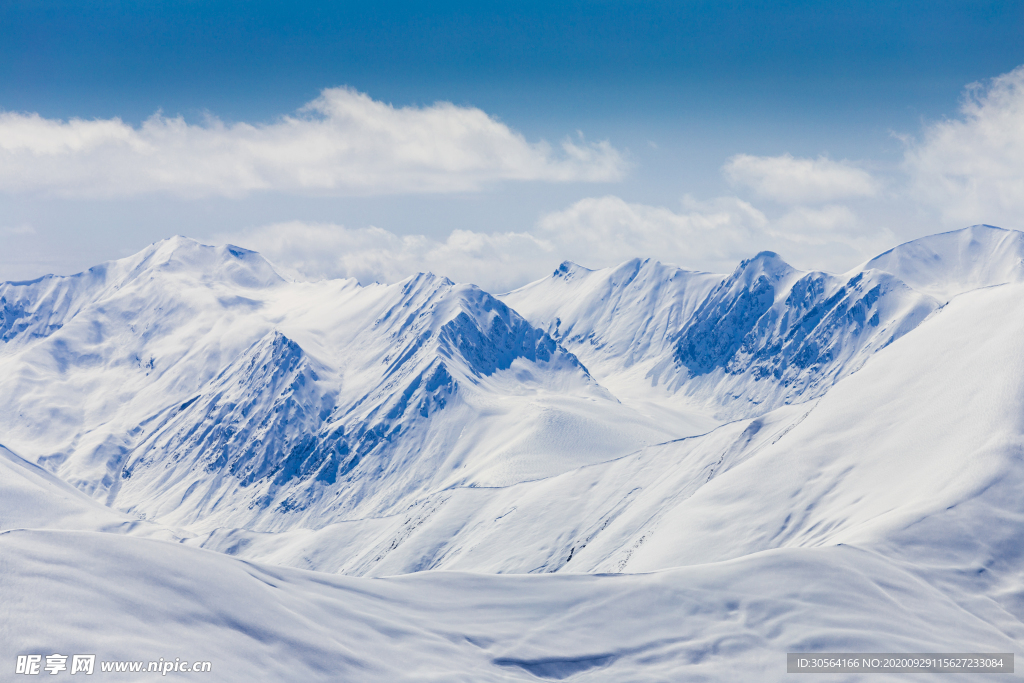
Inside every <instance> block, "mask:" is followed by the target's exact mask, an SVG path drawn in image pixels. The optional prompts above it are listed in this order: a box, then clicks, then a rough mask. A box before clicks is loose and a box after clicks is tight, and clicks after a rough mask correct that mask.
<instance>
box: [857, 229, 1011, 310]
mask: <svg viewBox="0 0 1024 683" xmlns="http://www.w3.org/2000/svg"><path fill="white" fill-rule="evenodd" d="M863 268H865V269H867V268H877V269H878V270H884V271H886V272H889V273H892V274H893V275H895V276H896V277H898V278H899V279H900V280H902V281H903V282H905V283H907V284H908V285H909V286H910V287H913V288H914V289H915V290H917V291H919V292H924V293H925V294H928V295H930V296H933V297H935V298H937V299H940V300H942V301H943V302H945V301H949V300H950V299H952V298H953V297H954V296H956V295H957V294H962V293H963V292H969V291H971V290H973V289H980V288H981V287H991V286H993V285H1000V284H1004V283H1007V282H1021V281H1024V233H1021V232H1018V231H1016V230H1003V229H1002V228H997V227H994V226H991V225H972V226H971V227H969V228H964V229H963V230H954V231H952V232H945V233H942V234H939V235H932V236H930V237H925V238H922V239H917V240H914V241H912V242H907V243H906V244H901V245H900V246H898V247H895V248H893V249H890V250H889V251H887V252H885V253H884V254H880V255H878V256H876V257H875V258H873V259H871V260H870V261H868V262H867V263H865V264H864V266H863Z"/></svg>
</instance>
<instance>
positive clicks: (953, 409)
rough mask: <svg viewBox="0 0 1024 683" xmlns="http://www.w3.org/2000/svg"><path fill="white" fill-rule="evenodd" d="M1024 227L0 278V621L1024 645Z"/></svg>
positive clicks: (423, 657) (402, 647)
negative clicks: (535, 266)
mask: <svg viewBox="0 0 1024 683" xmlns="http://www.w3.org/2000/svg"><path fill="white" fill-rule="evenodd" d="M1021 238H1022V234H1021V233H1015V232H1011V231H1003V230H999V229H997V228H991V227H987V226H975V227H973V228H968V229H966V230H962V231H957V232H954V233H947V234H944V235H935V236H932V237H927V238H923V239H921V240H916V241H914V242H911V243H908V244H905V245H902V246H900V247H897V248H895V249H894V250H892V251H890V252H887V253H886V254H883V255H881V256H879V257H877V258H875V259H872V260H871V261H868V262H867V263H866V264H864V265H863V266H861V267H859V268H857V269H854V270H853V271H851V272H849V273H844V274H842V275H829V274H826V273H819V272H799V271H796V270H794V269H792V268H790V267H789V266H787V265H786V264H785V263H784V262H783V261H782V260H781V258H780V257H778V256H777V255H775V254H770V253H762V254H758V255H756V256H755V257H753V258H751V259H749V260H747V261H744V262H743V263H741V264H740V265H739V266H738V267H737V269H736V270H735V271H734V272H733V273H731V274H728V275H714V274H707V273H696V272H692V271H685V270H680V269H677V268H674V267H671V266H667V265H662V264H658V263H655V262H651V261H630V262H627V263H625V264H622V265H621V266H619V267H617V268H611V269H606V270H602V271H589V270H586V269H584V268H582V267H580V266H575V265H572V264H563V265H562V266H561V267H559V268H558V270H557V271H556V272H555V273H554V275H553V276H552V277H551V278H546V279H544V280H541V281H539V282H536V283H533V284H531V285H528V286H527V287H524V288H522V289H520V290H517V291H515V292H512V293H509V294H507V295H504V296H502V297H500V298H495V297H492V296H491V295H489V294H487V293H486V292H482V291H481V290H479V289H478V288H476V287H473V286H471V285H457V284H453V283H451V282H450V281H448V280H446V279H444V278H441V277H436V276H433V275H429V274H427V275H420V276H416V277H413V278H409V279H408V280H406V281H404V282H401V283H398V284H396V285H391V286H384V285H371V286H367V287H361V286H359V285H358V284H356V283H355V282H353V281H334V282H319V283H297V282H290V281H287V280H285V279H283V278H281V277H279V276H278V275H277V274H276V273H275V272H274V270H273V268H272V267H271V266H270V265H269V264H267V263H266V262H265V261H264V260H263V259H262V258H261V257H259V256H258V255H257V254H254V253H252V252H247V251H245V250H239V249H237V248H234V247H222V248H212V247H203V246H201V245H198V244H196V243H194V242H192V241H190V240H186V239H183V238H175V239H173V240H168V241H165V242H162V243H158V244H156V245H154V246H153V247H151V248H149V249H147V250H145V251H144V252H142V253H140V254H138V255H136V256H133V257H131V258H129V259H125V260H122V261H117V262H112V263H110V264H106V265H105V266H101V267H98V268H96V269H93V270H91V271H88V272H87V273H83V274H81V275H78V276H72V277H68V278H57V277H48V278H43V279H41V280H37V281H34V282H30V283H5V284H3V285H0V305H2V306H3V308H2V311H3V313H2V317H0V321H2V323H0V324H2V328H0V334H2V336H3V339H4V340H5V341H4V342H3V343H2V345H0V443H2V444H4V447H0V546H2V548H0V551H2V552H0V557H2V558H3V562H2V563H0V573H2V574H3V581H0V603H2V604H4V605H5V609H6V612H5V615H6V616H5V618H4V620H0V643H4V645H3V646H0V656H8V655H10V656H11V657H13V655H14V654H19V653H24V652H36V651H38V652H43V651H46V652H47V653H48V652H62V651H65V650H67V651H68V652H77V651H93V650H99V651H100V652H101V653H103V654H102V655H101V656H102V657H103V658H106V659H121V660H131V659H156V658H157V657H168V656H171V657H175V656H179V653H178V652H177V651H170V652H168V651H167V650H165V649H162V647H164V646H163V645H162V644H166V643H168V642H174V643H177V644H179V645H180V646H181V647H182V648H184V650H187V652H185V651H184V650H183V651H182V653H181V654H183V655H188V656H189V657H190V658H192V659H210V660H213V661H214V662H218V663H219V664H218V667H219V668H218V680H226V681H231V680H252V679H254V678H260V679H262V678H267V677H268V676H270V677H271V678H273V679H275V680H325V681H326V680H338V679H339V678H342V679H345V680H365V681H395V680H444V681H449V680H451V681H456V680H479V681H488V680H493V681H499V680H500V681H504V680H521V681H532V680H551V679H555V680H560V679H566V678H571V679H572V680H594V681H620V680H636V681H660V680H687V679H704V680H721V681H732V680H781V679H783V678H785V677H786V674H785V666H784V662H785V653H786V652H787V651H818V652H828V651H851V652H853V651H865V652H868V651H874V652H884V651H895V652H942V651H948V652H956V651H969V650H973V651H979V652H1012V651H1014V650H1019V649H1020V647H1019V646H1020V645H1021V644H1024V575H1022V573H1021V570H1020V567H1021V566H1022V565H1021V559H1022V557H1021V553H1022V550H1021V549H1022V548H1024V532H1022V529H1024V524H1022V522H1024V503H1022V502H1021V497H1020V496H1019V491H1020V489H1021V487H1022V486H1024V458H1022V454H1024V418H1022V415H1024V413H1022V412H1021V410H1020V406H1021V403H1022V401H1024V361H1022V359H1024V277H1022V270H1021V255H1022V253H1024V252H1022V246H1021V245H1022V244H1024V241H1022V239H1021ZM520 314H522V315H520ZM140 518H143V519H140ZM211 550H213V551H218V552H209V551H211ZM289 567H290V568H289ZM296 568H298V569H310V570H315V571H316V572H317V573H309V572H304V571H298V570H297V569H296ZM437 569H445V570H449V571H447V572H435V571H430V570H437ZM417 572H420V573H417ZM462 572H467V573H462ZM638 572H639V573H638ZM337 574H344V575H348V576H337ZM410 574H412V575H410ZM523 574H534V575H535V576H522V575H523ZM395 575H403V576H395ZM364 577H391V578H378V579H375V580H373V581H370V580H369V579H367V578H364ZM48 610H51V611H52V612H53V613H57V612H60V613H62V614H64V613H69V612H70V613H73V614H87V615H92V616H91V617H90V619H88V620H82V619H50V618H39V616H38V615H39V614H48V613H49V612H48ZM4 648H7V649H4ZM8 650H9V651H8ZM9 659H10V657H9ZM268 672H270V673H268ZM908 677H910V678H912V676H910V675H907V676H899V675H892V676H890V677H885V676H873V677H872V680H907V679H908ZM950 678H951V679H952V680H965V681H966V680H972V678H971V677H970V676H968V675H964V676H962V677H960V678H957V677H956V676H950Z"/></svg>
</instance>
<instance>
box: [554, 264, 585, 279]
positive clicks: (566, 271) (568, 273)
mask: <svg viewBox="0 0 1024 683" xmlns="http://www.w3.org/2000/svg"><path fill="white" fill-rule="evenodd" d="M591 272H593V271H592V270H590V269H589V268H584V267H583V266H581V265H580V264H578V263H574V262H573V261H569V260H566V261H562V262H561V263H560V264H559V265H558V268H555V272H553V273H551V277H552V278H556V279H561V280H571V279H573V278H574V277H576V276H577V275H579V274H581V273H591Z"/></svg>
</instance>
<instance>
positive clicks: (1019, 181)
mask: <svg viewBox="0 0 1024 683" xmlns="http://www.w3.org/2000/svg"><path fill="white" fill-rule="evenodd" d="M960 113H961V117H960V118H957V119H951V120H945V121H940V122H937V123H933V124H931V125H929V126H927V127H926V128H925V130H924V133H923V135H922V139H921V141H920V142H919V143H915V142H911V143H910V145H909V147H908V149H907V151H906V157H905V162H904V169H905V170H906V171H907V173H908V174H909V176H910V181H911V188H912V193H913V196H914V197H915V198H916V199H917V200H918V201H919V202H921V203H923V204H924V205H925V206H928V207H935V208H937V209H938V210H939V211H940V212H941V214H942V216H943V219H944V221H945V223H946V225H947V227H962V226H964V225H970V224H974V223H994V224H997V225H1001V226H1002V227H1007V228H1010V227H1016V228H1021V227H1024V225H1022V224H1024V66H1021V67H1018V68H1016V69H1014V70H1013V71H1011V72H1010V73H1007V74H1003V75H1002V76H998V77H997V78H994V79H992V80H991V81H990V82H989V83H988V84H987V86H984V85H981V84H978V83H975V84H972V85H970V86H968V87H967V89H966V91H965V93H964V100H963V104H962V105H961V108H960Z"/></svg>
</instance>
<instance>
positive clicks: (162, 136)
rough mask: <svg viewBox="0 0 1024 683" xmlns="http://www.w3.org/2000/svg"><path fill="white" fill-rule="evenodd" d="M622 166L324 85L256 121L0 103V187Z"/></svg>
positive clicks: (384, 179) (469, 178)
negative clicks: (298, 103)
mask: <svg viewBox="0 0 1024 683" xmlns="http://www.w3.org/2000/svg"><path fill="white" fill-rule="evenodd" d="M625 170H626V162H625V161H624V159H623V157H622V155H621V154H620V153H619V152H618V151H617V150H616V149H615V148H614V147H612V146H611V145H610V144H609V143H608V142H598V143H587V142H585V141H584V140H582V137H581V138H580V139H578V140H577V141H573V140H570V139H566V140H565V141H563V142H562V144H561V145H560V147H559V149H557V150H555V149H553V148H552V147H551V145H549V144H548V143H546V142H544V141H540V142H528V141H527V140H526V139H525V138H524V137H523V136H522V135H521V134H520V133H518V132H516V131H514V130H512V129H511V128H509V127H508V126H507V125H505V124H504V123H501V122H500V121H498V120H496V119H494V118H492V117H491V116H488V115H487V114H486V113H485V112H483V111H481V110H480V109H476V108H472V107H459V106H455V105H454V104H451V103H448V102H438V103H435V104H433V105H431V106H428V107H412V106H410V107H393V106H391V105H390V104H385V103H383V102H378V101H376V100H373V99H371V98H370V97H369V96H367V95H365V94H363V93H359V92H356V91H355V90H352V89H350V88H330V89H327V90H324V91H323V92H322V93H321V95H320V97H318V98H317V99H315V100H313V101H312V102H310V103H309V104H307V105H306V106H305V107H303V108H302V109H300V110H299V111H298V112H297V113H296V114H295V115H293V116H284V117H282V118H281V119H280V120H278V121H276V122H274V123H270V124H264V125H253V124H249V123H235V124H226V123H224V122H222V121H220V120H219V119H217V118H215V117H212V116H211V117H208V118H207V119H206V121H205V122H203V123H202V124H201V125H197V124H189V123H187V122H186V121H185V120H184V119H183V118H182V117H180V116H178V117H174V118H169V117H165V116H163V115H161V114H159V113H158V114H154V115H153V116H152V117H150V118H149V119H147V120H146V121H145V122H143V124H142V125H141V126H140V127H138V128H135V127H133V126H131V125H128V124H126V123H124V122H123V121H121V120H120V119H117V118H114V119H105V120H90V121H86V120H83V119H71V120H69V121H61V120H54V119H46V118H43V117H41V116H39V115H38V114H31V113H14V112H5V113H2V114H0V191H3V192H8V193H24V192H45V193H51V194H55V195H61V196H71V197H88V198H92V197H99V198H114V197H125V196H132V195H139V194H145V193H152V192H166V193H172V194H175V195H179V196H184V197H207V196H224V197H239V196H243V195H245V194H248V193H251V192H254V191H268V190H269V191H280V192H290V193H300V194H301V193H307V194H319V195H370V194H390V193H418V192H459V191H472V190H478V189H480V188H482V187H484V186H486V185H488V184H490V183H494V182H497V181H502V180H520V181H522V180H535V181H548V182H566V181H614V180H618V179H620V178H621V177H622V176H623V174H624V173H625Z"/></svg>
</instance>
